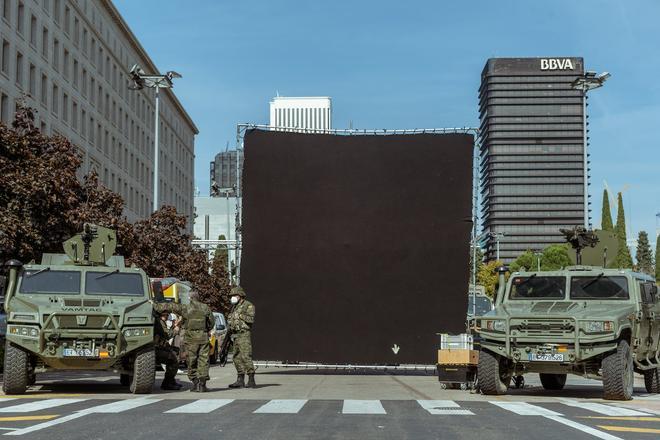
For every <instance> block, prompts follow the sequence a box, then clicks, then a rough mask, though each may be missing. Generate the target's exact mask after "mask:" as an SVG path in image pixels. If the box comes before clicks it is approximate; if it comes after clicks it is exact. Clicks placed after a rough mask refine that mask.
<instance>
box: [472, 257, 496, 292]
mask: <svg viewBox="0 0 660 440" xmlns="http://www.w3.org/2000/svg"><path fill="white" fill-rule="evenodd" d="M500 266H502V262H501V261H495V260H492V261H489V262H488V263H486V264H482V265H481V267H480V268H479V271H478V272H477V284H480V285H482V286H484V288H485V289H486V295H488V296H489V297H491V298H493V297H495V285H496V284H497V272H496V269H497V268H498V267H500Z"/></svg>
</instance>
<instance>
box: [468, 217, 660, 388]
mask: <svg viewBox="0 0 660 440" xmlns="http://www.w3.org/2000/svg"><path fill="white" fill-rule="evenodd" d="M562 232H563V233H565V234H566V235H567V237H568V238H569V243H571V244H573V247H574V248H575V249H576V251H577V255H578V257H577V262H578V265H576V266H571V267H567V268H564V269H562V270H557V271H541V272H539V271H521V272H514V273H512V274H511V277H510V278H509V280H508V281H506V280H505V272H506V269H505V268H500V269H499V289H498V292H497V297H496V301H495V310H493V311H492V312H489V313H487V314H485V315H483V316H480V317H477V321H478V327H479V334H480V336H481V352H480V354H479V368H478V381H479V387H480V388H481V390H482V392H483V393H485V394H504V393H506V391H507V387H508V384H509V382H510V381H511V378H512V377H515V376H519V375H523V374H525V373H539V375H540V379H541V384H542V385H543V387H544V388H545V389H547V390H561V389H562V388H563V387H564V385H565V383H566V376H567V374H576V375H580V376H584V377H588V378H595V379H600V380H602V381H603V389H604V397H605V398H606V399H614V400H629V399H631V398H632V393H633V382H634V373H635V372H637V373H639V374H642V375H643V376H644V382H645V386H646V390H647V391H648V392H649V393H660V298H659V297H658V287H657V285H656V283H655V280H654V279H653V278H652V277H650V276H648V275H645V274H641V273H636V272H633V271H631V270H622V269H606V268H603V267H597V266H583V265H580V263H581V261H580V249H581V247H583V246H584V243H585V242H588V241H589V240H590V234H592V233H591V232H590V231H584V230H577V231H570V230H569V231H565V230H562ZM592 235H593V234H592ZM572 238H575V240H574V241H571V239H572ZM591 238H593V237H591ZM578 241H579V243H578ZM595 242H597V239H595V241H592V243H595Z"/></svg>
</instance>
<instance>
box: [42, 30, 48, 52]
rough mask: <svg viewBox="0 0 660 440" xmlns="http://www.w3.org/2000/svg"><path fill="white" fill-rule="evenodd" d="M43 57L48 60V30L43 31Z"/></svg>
mask: <svg viewBox="0 0 660 440" xmlns="http://www.w3.org/2000/svg"><path fill="white" fill-rule="evenodd" d="M41 55H43V57H44V58H46V59H48V29H46V28H43V29H42V30H41Z"/></svg>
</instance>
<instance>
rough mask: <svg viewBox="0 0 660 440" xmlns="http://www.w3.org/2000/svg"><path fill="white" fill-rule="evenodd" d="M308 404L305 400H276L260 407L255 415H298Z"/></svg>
mask: <svg viewBox="0 0 660 440" xmlns="http://www.w3.org/2000/svg"><path fill="white" fill-rule="evenodd" d="M306 403H307V400H304V399H275V400H271V401H270V402H268V403H266V404H265V405H262V406H260V407H259V408H257V409H256V410H255V411H254V412H255V414H298V412H299V411H300V410H301V409H302V407H303V406H305V404H306Z"/></svg>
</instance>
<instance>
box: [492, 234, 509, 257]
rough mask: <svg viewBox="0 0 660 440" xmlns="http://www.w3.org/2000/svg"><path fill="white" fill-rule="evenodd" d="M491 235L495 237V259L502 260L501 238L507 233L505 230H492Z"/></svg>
mask: <svg viewBox="0 0 660 440" xmlns="http://www.w3.org/2000/svg"><path fill="white" fill-rule="evenodd" d="M489 235H490V237H491V238H494V239H495V260H496V261H500V238H502V237H504V236H505V235H506V234H505V233H504V232H491V233H490V234H489Z"/></svg>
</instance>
